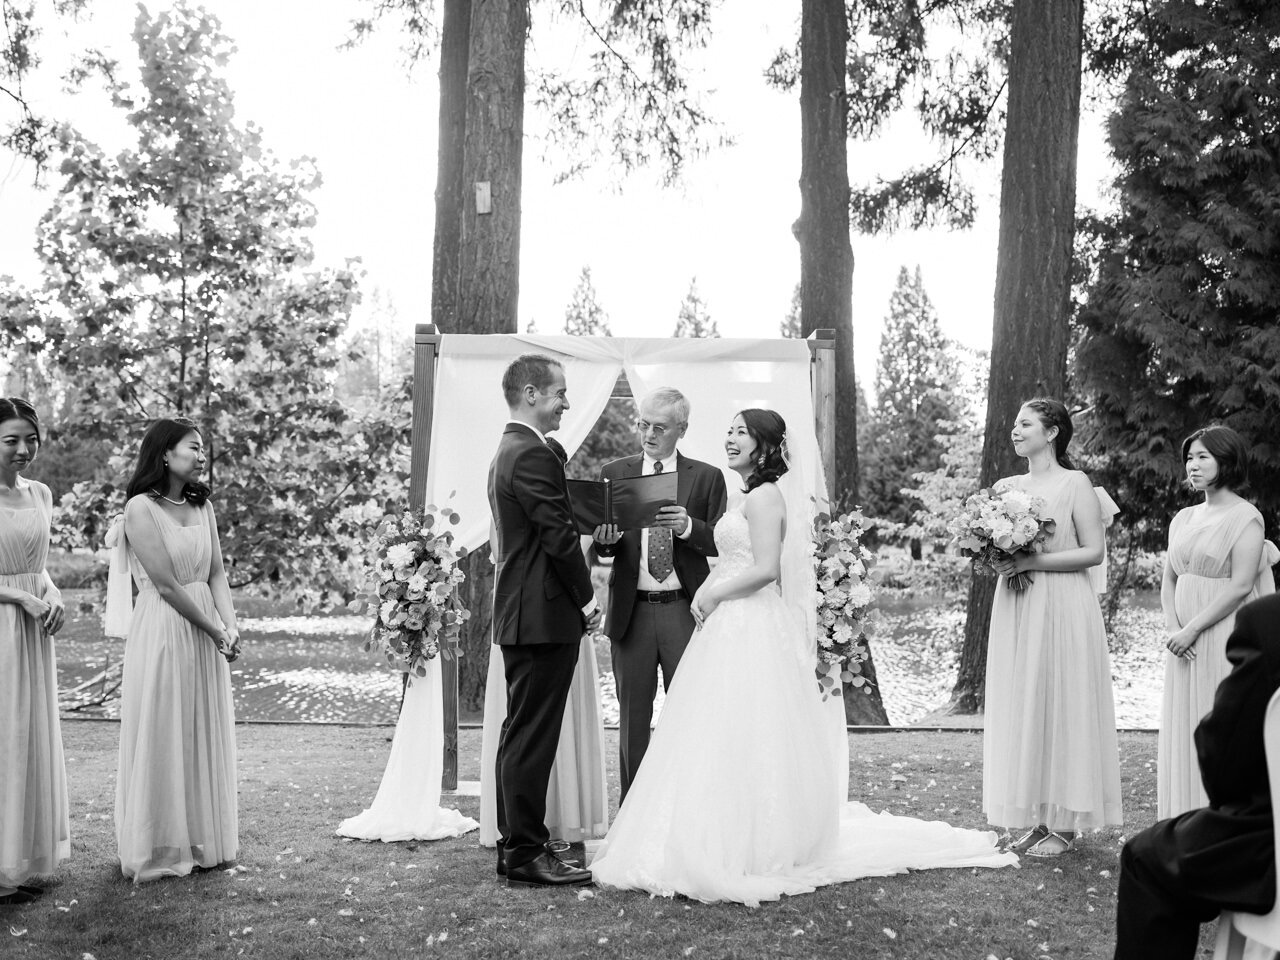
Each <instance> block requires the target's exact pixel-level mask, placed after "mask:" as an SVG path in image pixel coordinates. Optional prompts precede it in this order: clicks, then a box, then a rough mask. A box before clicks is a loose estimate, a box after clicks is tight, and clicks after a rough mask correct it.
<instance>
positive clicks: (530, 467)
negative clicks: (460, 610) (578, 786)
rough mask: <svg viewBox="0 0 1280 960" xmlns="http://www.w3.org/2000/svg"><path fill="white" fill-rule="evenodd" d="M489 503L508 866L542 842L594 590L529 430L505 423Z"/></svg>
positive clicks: (547, 460)
mask: <svg viewBox="0 0 1280 960" xmlns="http://www.w3.org/2000/svg"><path fill="white" fill-rule="evenodd" d="M489 507H490V509H491V510H492V511H493V519H494V525H495V529H496V543H497V547H496V550H495V553H494V557H493V561H494V565H495V567H496V571H495V574H494V587H493V638H494V643H496V644H498V645H499V646H500V647H501V649H502V659H503V667H504V670H505V673H506V680H507V719H506V721H505V722H504V723H503V725H502V737H501V739H500V740H499V742H498V759H497V777H496V782H497V796H496V800H497V812H498V834H499V837H498V845H499V853H500V856H502V857H505V864H506V868H507V869H508V870H513V869H515V868H518V867H520V866H522V865H524V864H526V863H528V862H529V861H531V860H532V859H533V858H534V857H536V856H538V855H539V854H541V853H542V852H543V850H544V847H545V844H546V842H547V839H548V834H547V827H546V822H545V821H546V809H547V783H548V780H549V779H550V775H551V765H552V763H553V762H554V760H555V754H556V745H557V743H558V742H559V737H560V725H561V722H562V721H563V718H564V709H565V700H566V698H567V696H568V692H569V685H570V683H571V682H572V679H573V670H574V667H575V665H576V664H577V662H578V650H579V641H580V640H581V638H582V634H583V631H584V629H585V627H586V619H585V618H584V616H583V608H584V607H586V606H588V605H589V604H590V603H591V601H592V598H593V591H592V587H591V573H590V571H589V570H588V568H587V564H586V560H585V559H584V558H583V556H582V550H581V548H580V547H579V541H578V533H577V528H576V527H575V525H574V520H573V512H572V510H571V509H570V506H569V495H568V492H567V488H566V486H565V477H564V468H563V467H562V466H561V464H560V460H559V459H558V458H557V457H556V455H555V454H554V453H552V451H551V449H550V448H549V447H547V445H546V444H545V443H543V442H542V440H541V439H539V437H538V435H537V433H536V432H535V431H534V430H533V429H531V428H529V427H526V426H524V425H521V424H517V423H509V424H507V428H506V430H505V431H504V433H503V434H502V440H501V442H500V443H499V444H498V452H497V454H496V455H495V456H494V458H493V463H492V464H491V465H490V467H489Z"/></svg>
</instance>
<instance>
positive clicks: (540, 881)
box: [507, 850, 591, 887]
mask: <svg viewBox="0 0 1280 960" xmlns="http://www.w3.org/2000/svg"><path fill="white" fill-rule="evenodd" d="M590 882H591V871H590V870H583V869H582V868H581V867H574V866H570V865H569V864H567V863H565V862H564V861H563V860H561V859H560V858H559V857H557V856H556V855H555V854H554V853H551V852H550V851H549V850H544V851H543V852H542V853H540V854H538V855H537V856H536V857H534V858H533V859H532V860H530V861H529V862H528V863H522V864H521V865H520V866H518V867H509V868H508V869H507V886H509V887H581V886H585V885H586V884H589V883H590Z"/></svg>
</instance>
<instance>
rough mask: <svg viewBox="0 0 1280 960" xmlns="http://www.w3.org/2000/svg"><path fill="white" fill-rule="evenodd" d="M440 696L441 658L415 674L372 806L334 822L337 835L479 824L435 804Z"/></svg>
mask: <svg viewBox="0 0 1280 960" xmlns="http://www.w3.org/2000/svg"><path fill="white" fill-rule="evenodd" d="M443 704H444V701H443V698H442V697H441V693H440V660H439V658H436V659H435V660H430V661H428V663H427V675H426V676H425V677H414V678H413V682H412V683H411V684H409V689H408V690H406V691H405V694H404V705H403V707H401V709H400V719H399V721H398V722H397V723H396V734H395V738H394V739H393V740H392V741H391V756H390V758H389V759H388V760H387V768H386V770H385V771H384V772H383V774H382V783H381V784H380V785H379V786H378V794H377V796H376V797H374V800H373V806H371V807H369V808H368V809H367V810H365V811H364V812H363V813H360V814H358V815H356V816H354V817H349V818H347V819H346V820H343V821H342V823H340V824H339V825H338V829H337V831H336V832H337V834H338V836H340V837H355V838H356V839H357V840H383V841H386V842H392V841H396V840H443V839H445V838H447V837H460V836H462V835H463V834H464V833H468V832H470V831H472V830H475V829H476V828H477V827H478V826H479V824H478V823H477V822H476V821H475V820H472V819H471V818H470V817H464V816H463V815H462V814H461V813H459V812H458V811H457V810H452V809H447V808H445V807H441V806H440V781H441V778H442V777H443V775H444V707H443Z"/></svg>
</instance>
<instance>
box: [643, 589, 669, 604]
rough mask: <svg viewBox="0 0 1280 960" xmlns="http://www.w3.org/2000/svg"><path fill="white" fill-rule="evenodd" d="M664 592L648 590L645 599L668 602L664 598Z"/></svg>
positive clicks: (653, 601) (652, 601)
mask: <svg viewBox="0 0 1280 960" xmlns="http://www.w3.org/2000/svg"><path fill="white" fill-rule="evenodd" d="M664 593H665V591H663V590H646V591H645V595H644V599H645V601H646V602H647V603H666V602H667V601H666V600H665V599H662V596H663V595H664Z"/></svg>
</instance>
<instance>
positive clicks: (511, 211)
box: [457, 0, 529, 389]
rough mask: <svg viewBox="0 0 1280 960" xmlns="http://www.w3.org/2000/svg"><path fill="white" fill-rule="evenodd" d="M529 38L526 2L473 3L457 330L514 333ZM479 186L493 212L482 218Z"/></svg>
mask: <svg viewBox="0 0 1280 960" xmlns="http://www.w3.org/2000/svg"><path fill="white" fill-rule="evenodd" d="M528 31H529V11H528V6H527V0H472V2H471V44H470V52H469V54H468V59H467V105H466V135H465V138H464V149H463V160H462V169H463V173H462V191H463V202H462V210H463V214H462V248H461V254H460V258H459V288H458V327H457V329H458V330H459V331H462V332H466V333H515V332H516V313H517V303H518V300H519V295H520V183H521V165H522V158H523V154H522V150H523V147H524V46H525V38H526V36H527V35H528ZM480 184H488V185H489V186H488V189H489V195H490V203H491V208H490V209H491V210H492V212H490V213H479V212H478V211H477V201H476V188H477V185H480ZM494 389H497V387H496V385H495V387H494Z"/></svg>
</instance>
